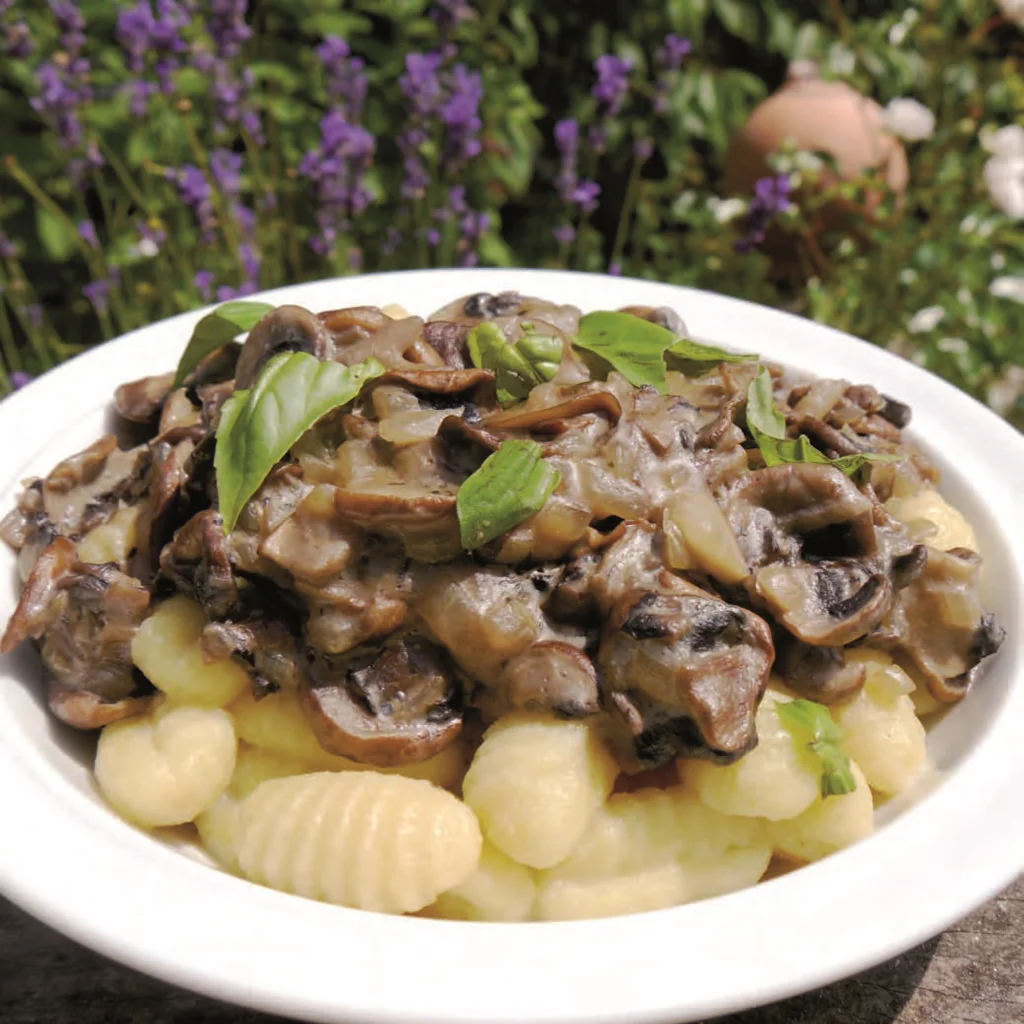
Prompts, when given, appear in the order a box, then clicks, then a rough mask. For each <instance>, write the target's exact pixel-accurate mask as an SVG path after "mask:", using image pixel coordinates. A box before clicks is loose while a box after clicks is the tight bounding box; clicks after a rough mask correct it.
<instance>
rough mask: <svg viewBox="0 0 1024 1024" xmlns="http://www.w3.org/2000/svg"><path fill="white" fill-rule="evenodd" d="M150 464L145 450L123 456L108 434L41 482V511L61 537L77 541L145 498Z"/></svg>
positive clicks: (141, 446) (145, 447)
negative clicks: (121, 505)
mask: <svg viewBox="0 0 1024 1024" xmlns="http://www.w3.org/2000/svg"><path fill="white" fill-rule="evenodd" d="M150 459H151V457H150V452H149V449H148V447H147V446H146V445H140V446H139V447H137V448H131V449H128V450H127V451H121V450H120V449H119V448H118V447H117V441H116V439H115V438H114V436H113V435H112V434H107V435H106V436H104V437H101V438H100V439H99V440H98V441H96V442H95V443H94V444H91V445H90V446H89V447H88V448H86V449H85V450H84V451H81V452H79V453H78V454H77V455H72V456H70V457H69V458H67V459H64V460H63V461H61V462H59V463H57V465H56V466H54V468H53V469H52V470H51V471H50V474H49V475H48V476H47V477H46V479H45V480H44V481H43V488H42V498H43V510H44V511H45V513H46V515H47V517H48V518H49V520H50V522H51V523H52V524H53V525H54V527H55V528H56V530H57V532H58V533H60V534H61V535H62V536H65V537H72V538H75V539H77V538H79V537H81V536H82V535H84V534H85V533H88V531H89V530H91V529H92V528H93V527H95V526H99V525H100V523H103V522H105V521H106V520H107V519H109V518H110V517H111V516H112V515H113V514H114V512H115V511H116V510H117V506H118V502H119V501H120V500H122V499H125V500H133V499H134V498H135V497H137V496H138V495H139V494H141V493H142V491H143V489H144V487H145V480H146V471H147V469H148V468H149V464H150Z"/></svg>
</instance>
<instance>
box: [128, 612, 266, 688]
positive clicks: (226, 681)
mask: <svg viewBox="0 0 1024 1024" xmlns="http://www.w3.org/2000/svg"><path fill="white" fill-rule="evenodd" d="M205 625H206V616H205V615H204V614H203V609H202V608H200V607H199V605H198V604H196V603H195V601H190V600H189V599H188V598H187V597H180V596H179V597H172V598H170V599H168V600H167V601H164V602H163V603H162V604H161V605H159V607H157V609H156V611H154V612H153V614H152V615H150V616H149V618H147V619H145V620H144V621H143V623H142V625H141V626H139V628H138V630H137V631H136V633H135V637H134V638H133V640H132V661H133V662H134V663H135V665H136V666H137V667H138V668H139V669H141V671H142V672H143V673H144V674H145V676H146V678H147V679H148V680H149V681H150V682H151V683H152V684H153V685H154V686H155V687H156V688H157V689H158V690H162V691H163V692H164V693H166V694H167V696H168V697H170V698H171V700H173V701H176V702H177V703H179V704H191V705H193V706H196V707H209V708H220V707H224V706H225V705H227V704H230V703H231V702H232V701H233V700H235V699H236V698H237V697H238V696H239V694H241V693H242V691H243V690H245V689H246V688H247V687H248V686H249V673H248V672H246V671H245V669H244V668H242V666H241V665H237V664H235V662H233V661H231V660H230V659H228V658H221V659H218V660H215V661H210V660H207V659H206V658H205V657H204V655H203V652H202V649H201V648H200V646H199V637H200V634H201V633H202V631H203V627H204V626H205Z"/></svg>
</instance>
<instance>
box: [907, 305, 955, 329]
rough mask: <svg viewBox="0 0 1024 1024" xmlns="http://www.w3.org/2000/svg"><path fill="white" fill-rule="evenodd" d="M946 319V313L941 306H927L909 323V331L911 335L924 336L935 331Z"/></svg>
mask: <svg viewBox="0 0 1024 1024" xmlns="http://www.w3.org/2000/svg"><path fill="white" fill-rule="evenodd" d="M945 319H946V311H945V310H944V309H943V308H942V307H941V306H925V307H924V309H919V310H918V311H917V312H916V313H915V314H914V315H913V316H912V317H911V318H910V319H909V320H908V321H907V330H908V331H910V333H911V334H924V332H925V331H933V330H935V328H936V327H938V326H939V324H941V323H942V321H943V320H945Z"/></svg>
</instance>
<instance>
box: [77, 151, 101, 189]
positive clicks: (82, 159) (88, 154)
mask: <svg viewBox="0 0 1024 1024" xmlns="http://www.w3.org/2000/svg"><path fill="white" fill-rule="evenodd" d="M102 166H103V157H102V156H101V154H100V150H99V146H97V145H96V141H95V139H89V141H88V142H86V144H85V150H84V151H83V153H82V155H81V156H77V157H74V158H73V159H71V160H69V161H68V178H69V179H70V181H71V184H72V186H73V187H74V188H81V187H82V183H83V182H84V181H85V176H86V174H87V173H88V172H89V171H90V170H91V169H95V168H99V167H102Z"/></svg>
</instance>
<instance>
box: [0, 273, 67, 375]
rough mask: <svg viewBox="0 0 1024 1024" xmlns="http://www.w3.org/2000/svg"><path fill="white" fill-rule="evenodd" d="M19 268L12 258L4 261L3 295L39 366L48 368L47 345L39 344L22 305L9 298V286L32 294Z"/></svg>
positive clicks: (50, 360)
mask: <svg viewBox="0 0 1024 1024" xmlns="http://www.w3.org/2000/svg"><path fill="white" fill-rule="evenodd" d="M20 270H21V268H20V267H19V266H18V265H17V264H16V263H14V262H13V261H12V260H7V261H5V271H6V272H5V274H3V275H0V285H3V288H4V295H5V297H6V298H7V301H8V302H9V303H10V306H11V309H12V310H13V312H14V315H15V317H16V318H17V320H18V323H20V324H21V328H22V330H23V331H24V332H25V337H26V338H28V343H29V345H31V346H32V349H33V351H34V352H35V354H36V357H37V358H38V359H39V366H40V369H42V370H48V369H49V368H50V367H51V366H54V365H55V363H54V361H53V356H52V354H51V353H50V351H49V348H48V347H47V346H43V345H41V344H40V339H39V335H38V333H37V332H36V330H35V328H34V327H33V326H32V323H31V321H30V320H29V319H28V317H27V316H25V312H24V306H23V305H18V304H17V303H14V302H11V300H10V288H11V287H16V288H17V289H18V290H19V291H20V292H21V293H22V294H23V296H24V297H25V298H26V299H31V298H33V297H34V296H32V295H31V293H30V292H29V289H28V282H27V281H26V280H25V277H24V275H23V274H21V273H19V271H20Z"/></svg>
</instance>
